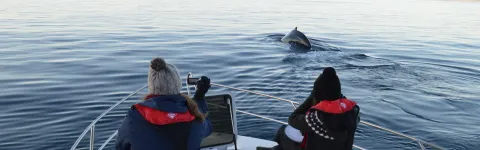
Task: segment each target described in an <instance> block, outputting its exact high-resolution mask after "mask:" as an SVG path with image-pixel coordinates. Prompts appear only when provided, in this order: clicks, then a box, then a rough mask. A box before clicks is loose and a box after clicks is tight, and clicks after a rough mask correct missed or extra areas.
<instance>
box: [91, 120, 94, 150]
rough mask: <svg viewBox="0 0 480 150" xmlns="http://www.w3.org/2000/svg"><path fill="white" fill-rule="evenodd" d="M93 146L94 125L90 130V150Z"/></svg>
mask: <svg viewBox="0 0 480 150" xmlns="http://www.w3.org/2000/svg"><path fill="white" fill-rule="evenodd" d="M94 146H95V124H94V125H93V126H92V127H91V128H90V150H93V147H94Z"/></svg>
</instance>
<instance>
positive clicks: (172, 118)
mask: <svg viewBox="0 0 480 150" xmlns="http://www.w3.org/2000/svg"><path fill="white" fill-rule="evenodd" d="M157 96H158V95H147V96H146V97H145V98H144V99H145V100H148V99H151V98H154V97H157ZM134 107H135V109H136V110H137V111H138V112H139V113H140V114H141V115H142V116H143V118H145V120H147V121H148V122H150V123H152V124H155V125H166V124H173V123H179V122H189V121H193V120H195V116H193V115H192V114H191V113H190V111H186V112H184V113H173V112H164V111H161V110H158V109H154V108H150V107H147V106H144V105H141V104H135V105H134Z"/></svg>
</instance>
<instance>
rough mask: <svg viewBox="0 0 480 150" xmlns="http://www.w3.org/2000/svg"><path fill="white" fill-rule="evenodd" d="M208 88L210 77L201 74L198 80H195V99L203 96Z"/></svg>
mask: <svg viewBox="0 0 480 150" xmlns="http://www.w3.org/2000/svg"><path fill="white" fill-rule="evenodd" d="M209 88H210V79H209V78H208V77H206V76H202V77H201V78H200V80H198V81H197V91H195V96H194V97H195V99H197V100H198V99H203V98H205V94H206V93H207V92H208V89H209Z"/></svg>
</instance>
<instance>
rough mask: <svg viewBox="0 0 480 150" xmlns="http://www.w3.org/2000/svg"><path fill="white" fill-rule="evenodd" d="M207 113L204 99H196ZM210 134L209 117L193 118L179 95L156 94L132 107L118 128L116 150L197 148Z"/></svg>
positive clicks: (183, 149) (179, 149)
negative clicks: (202, 118) (204, 118)
mask: <svg viewBox="0 0 480 150" xmlns="http://www.w3.org/2000/svg"><path fill="white" fill-rule="evenodd" d="M196 102H197V105H198V108H199V110H200V111H201V112H202V113H204V114H205V113H206V112H207V104H206V103H205V100H204V99H201V100H196ZM211 133H212V124H211V122H210V120H209V119H208V117H207V118H206V120H205V121H204V122H200V121H198V120H195V119H194V116H193V115H191V114H190V112H189V111H188V108H187V105H186V99H185V98H184V97H182V96H180V95H168V96H156V97H153V98H150V99H148V100H145V101H144V102H142V103H139V104H136V105H134V106H132V108H131V109H130V110H129V111H128V114H127V116H126V117H125V120H124V121H123V124H122V126H121V127H120V129H119V130H118V137H117V141H116V144H115V148H116V150H198V149H200V143H201V142H202V139H203V138H205V137H207V136H209V135H210V134H211Z"/></svg>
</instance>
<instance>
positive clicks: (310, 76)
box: [0, 0, 480, 150]
mask: <svg viewBox="0 0 480 150" xmlns="http://www.w3.org/2000/svg"><path fill="white" fill-rule="evenodd" d="M479 8H480V2H479V1H455V0H443V1H442V0H335V1H333V0H332V1H309V0H301V1H286V0H278V1H273V0H242V1H224V0H206V1H194V0H190V1H186V0H175V1H164V0H137V1H131V0H101V1H98V0H61V1H60V0H57V1H54V0H42V1H38V0H6V1H5V0H3V1H2V2H1V4H0V56H1V57H0V70H1V71H0V89H1V92H0V135H1V136H0V149H2V150H3V149H5V150H10V149H12V150H13V149H39V150H40V149H42V150H43V149H51V150H63V149H69V148H70V146H71V145H72V144H73V143H74V141H75V140H76V138H77V137H78V136H79V135H80V133H81V132H82V131H83V129H84V128H85V127H86V126H87V125H88V124H89V123H90V122H91V121H92V120H93V119H95V117H97V116H98V115H99V114H100V113H101V112H103V111H104V110H106V109H107V108H108V107H109V106H110V105H112V104H114V103H115V102H117V101H118V100H120V99H121V98H122V97H124V96H126V95H128V94H129V93H130V92H133V91H134V90H136V89H137V88H140V87H141V86H143V85H144V84H146V80H147V70H148V65H149V61H150V60H151V59H152V58H153V57H156V56H160V57H164V58H166V60H167V61H168V62H171V63H173V64H175V65H177V66H178V67H179V68H180V70H181V73H182V75H183V76H186V74H187V73H188V72H193V73H194V75H196V76H200V75H206V76H209V77H210V78H211V79H212V82H216V83H221V84H225V85H229V86H235V87H240V88H245V89H249V90H255V91H260V92H263V93H267V94H271V95H275V96H279V97H282V98H286V99H291V100H295V101H298V102H302V101H303V100H304V99H305V98H306V97H307V96H308V94H309V91H310V90H311V88H312V86H313V81H314V80H315V78H316V77H317V76H318V74H319V73H320V72H321V71H322V69H323V68H324V67H328V66H333V67H335V68H336V69H337V71H338V74H339V76H340V78H341V82H342V90H343V93H344V94H345V95H346V96H347V97H349V98H351V99H352V100H355V101H357V102H358V103H359V105H360V107H361V108H362V110H361V117H362V120H365V121H369V122H372V123H375V124H379V125H382V126H385V127H387V128H391V129H394V130H396V131H399V132H402V133H406V134H409V135H412V136H415V137H418V138H420V139H423V140H425V141H429V142H432V143H435V144H438V145H440V146H443V147H446V148H448V149H479V148H480V115H479V114H480V109H478V108H480V95H479V93H480V59H479V58H480V28H479V27H480V11H478V10H479ZM295 26H298V29H299V30H300V31H302V32H304V33H305V34H306V35H307V36H308V37H309V38H310V40H311V41H312V43H313V45H314V48H313V49H314V50H313V51H309V52H304V51H297V50H291V49H289V46H288V45H286V44H283V43H281V42H279V39H280V38H281V37H282V36H283V35H284V34H286V33H288V32H289V31H290V30H291V29H293V28H294V27H295ZM218 93H230V94H232V95H233V97H234V99H236V100H237V104H238V105H239V106H238V107H239V109H242V110H246V111H250V112H255V113H259V114H262V115H266V116H270V117H273V118H275V119H280V120H283V121H286V119H287V117H288V115H289V113H290V112H291V111H292V110H291V109H290V108H291V107H290V104H288V103H282V102H277V101H273V100H271V99H268V98H264V97H259V96H255V95H249V94H245V93H238V92H235V91H231V90H226V89H221V88H216V87H214V88H212V89H211V92H210V94H218ZM144 94H145V91H142V92H141V94H140V95H137V96H135V97H134V98H133V99H131V100H129V101H128V102H127V103H124V104H122V105H121V106H120V107H118V108H116V109H115V110H114V111H113V112H112V113H110V114H109V115H108V116H107V117H106V118H105V119H103V120H102V121H101V122H100V123H99V124H98V125H97V128H96V131H97V135H98V137H97V139H96V143H97V148H98V146H99V145H100V144H101V143H102V142H103V141H104V140H105V139H106V138H107V136H108V135H110V134H111V133H112V132H113V130H115V129H117V128H118V127H119V125H120V122H121V121H122V120H121V119H123V116H124V114H125V112H126V109H127V108H128V107H129V105H131V104H133V103H135V102H138V99H140V97H141V96H143V95H144ZM239 119H240V121H239V132H240V134H242V135H247V136H253V137H258V138H264V139H272V138H273V137H274V134H275V132H276V129H277V128H278V127H279V126H280V125H279V124H276V123H272V122H268V121H264V120H261V119H258V118H254V117H249V116H244V115H241V114H239ZM356 136H357V137H356V141H355V143H356V145H359V146H361V147H364V148H367V149H417V147H416V144H415V143H412V142H410V141H408V140H405V139H403V138H398V137H395V136H392V135H391V134H387V133H385V132H382V131H379V130H376V129H373V128H371V127H367V126H364V125H361V126H360V128H359V129H358V132H357V135H356ZM87 141H88V137H87V138H85V139H84V141H83V142H82V143H81V146H82V147H87ZM112 144H113V142H112ZM112 144H110V145H109V146H110V147H111V146H112Z"/></svg>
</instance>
